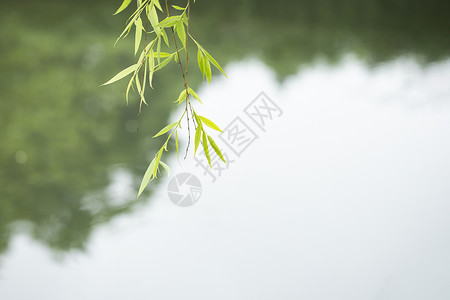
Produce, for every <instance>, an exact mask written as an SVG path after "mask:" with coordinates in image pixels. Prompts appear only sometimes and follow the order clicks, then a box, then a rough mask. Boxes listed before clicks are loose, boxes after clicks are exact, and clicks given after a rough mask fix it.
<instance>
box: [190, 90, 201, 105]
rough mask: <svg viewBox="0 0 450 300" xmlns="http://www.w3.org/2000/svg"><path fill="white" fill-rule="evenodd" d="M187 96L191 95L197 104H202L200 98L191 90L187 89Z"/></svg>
mask: <svg viewBox="0 0 450 300" xmlns="http://www.w3.org/2000/svg"><path fill="white" fill-rule="evenodd" d="M189 94H190V95H192V96H193V97H194V98H195V99H196V100H197V101H198V102H200V103H202V101H201V100H200V97H199V96H198V95H197V94H196V93H195V92H194V90H193V89H191V88H189ZM202 104H203V103H202Z"/></svg>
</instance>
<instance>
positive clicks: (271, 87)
mask: <svg viewBox="0 0 450 300" xmlns="http://www.w3.org/2000/svg"><path fill="white" fill-rule="evenodd" d="M3 2H4V4H8V9H6V10H3V11H2V12H1V13H0V17H1V19H0V20H1V21H0V22H1V24H2V25H3V26H1V27H0V37H1V38H2V42H1V44H0V49H1V51H2V53H4V54H2V58H1V59H0V75H1V80H0V125H1V127H2V128H3V130H2V131H0V138H1V140H2V142H1V144H0V182H1V183H0V299H2V300H3V299H5V300H22V299H24V300H25V299H30V298H33V299H50V300H53V299H55V300H56V299H68V300H70V299H92V300H94V299H111V300H115V299H117V300H118V299H124V298H127V299H128V298H129V299H149V298H152V299H180V298H183V299H212V298H213V299H279V298H281V299H355V300H357V299H449V298H450V287H449V286H448V281H449V280H450V255H449V253H450V238H449V236H450V220H449V218H448V214H449V211H450V184H449V182H450V158H449V156H448V153H450V88H449V80H450V56H449V54H450V47H449V45H450V39H449V37H448V34H447V30H446V28H449V27H448V25H450V24H449V20H450V18H447V15H448V13H446V12H448V11H449V10H448V4H447V3H445V2H443V1H431V2H429V3H428V2H427V4H424V3H422V2H419V1H412V2H411V3H408V4H405V3H403V2H402V1H392V3H390V4H389V5H388V4H386V3H384V1H368V2H367V3H365V4H364V5H363V4H361V3H359V2H357V1H349V0H348V1H341V3H340V4H341V5H339V6H337V5H336V4H335V3H337V2H336V1H323V2H321V5H318V4H317V3H316V2H314V1H281V2H280V4H279V5H277V6H276V7H271V6H270V4H269V3H271V2H269V3H267V4H266V5H257V4H258V3H259V2H260V1H259V2H257V1H247V2H245V3H240V2H238V1H230V2H229V3H227V5H228V6H236V9H233V11H232V12H230V14H229V15H227V16H226V17H225V16H223V11H225V10H226V9H227V5H225V4H221V2H219V1H210V2H208V3H206V4H205V3H204V2H203V3H202V2H201V1H197V2H200V3H199V4H198V10H197V13H198V15H193V19H194V17H196V18H197V19H196V20H197V21H196V23H195V22H194V21H193V28H197V29H198V31H197V32H196V36H200V37H201V39H202V40H204V44H205V45H210V47H209V48H210V49H211V52H212V53H213V54H214V55H215V56H216V57H217V58H218V59H219V60H220V61H221V62H222V64H223V66H224V67H225V71H226V73H227V75H228V79H227V78H225V77H223V76H220V75H219V74H218V73H217V74H215V76H214V77H213V81H212V83H211V84H210V85H208V84H206V83H204V82H201V81H200V80H199V79H198V78H197V79H194V81H193V83H192V84H193V86H195V87H196V90H197V93H198V94H199V96H200V97H201V99H202V101H203V103H204V104H203V105H199V106H198V107H197V109H198V112H199V113H200V114H202V115H205V116H207V117H209V118H211V119H212V120H214V121H215V122H216V123H217V124H218V125H219V126H220V127H221V128H223V129H225V130H224V134H222V135H219V134H213V136H214V138H215V140H216V142H218V144H219V145H220V146H221V148H222V150H223V153H224V154H225V155H226V157H227V161H228V162H229V164H227V165H221V166H222V168H220V169H218V168H217V166H218V165H215V164H213V169H212V170H208V171H205V169H204V168H203V167H202V165H203V164H204V161H203V160H202V153H201V152H200V153H199V154H197V155H198V156H197V158H198V159H197V160H195V159H193V158H192V146H191V151H190V155H188V158H187V159H186V160H184V159H183V156H184V151H183V155H182V156H181V157H180V163H178V160H177V157H176V154H174V153H172V154H171V155H169V156H168V157H167V159H166V162H167V163H168V164H169V165H170V166H171V169H172V170H171V174H170V176H169V177H168V176H162V177H161V178H160V179H159V180H158V182H156V183H154V184H151V185H150V186H149V189H148V191H147V192H146V193H145V194H144V195H143V196H142V197H140V198H139V199H138V200H136V192H137V188H138V186H139V184H140V180H141V178H142V175H143V173H144V172H145V169H146V167H147V164H148V162H149V159H150V158H151V157H152V156H153V155H154V152H155V150H157V149H158V147H159V146H160V142H161V141H159V140H155V139H151V136H152V135H154V134H155V132H157V131H158V130H159V128H160V127H161V125H162V124H165V123H168V122H173V120H175V119H177V117H178V116H179V114H180V111H178V110H177V109H173V108H172V102H171V101H169V100H170V99H173V98H174V97H175V98H176V95H175V94H177V93H176V92H175V91H174V90H173V89H172V88H171V82H172V81H177V80H179V78H178V77H177V76H178V73H176V72H177V70H176V68H173V72H172V71H171V69H168V70H167V71H166V75H161V77H160V78H159V79H157V81H156V82H155V83H156V85H157V86H156V90H155V92H152V93H151V94H149V98H150V99H152V100H151V101H150V106H149V107H148V108H146V109H145V110H144V113H143V114H142V116H141V118H140V120H139V133H138V135H136V126H137V124H138V120H137V115H136V113H137V104H136V99H134V101H133V102H132V103H130V105H129V106H126V104H125V100H124V89H125V88H126V86H125V85H126V83H122V84H117V85H116V86H111V87H104V88H99V87H98V85H99V84H101V83H102V82H104V81H105V80H106V79H108V78H109V77H111V75H113V74H114V73H115V72H117V71H118V70H120V69H121V68H123V67H124V66H127V65H129V64H130V63H132V62H133V60H134V57H132V53H130V51H129V50H130V49H131V48H132V40H131V39H130V40H129V41H124V42H123V43H122V44H121V45H119V46H118V47H116V48H113V47H112V44H113V42H114V39H115V37H116V35H117V33H118V32H119V31H120V28H121V26H123V22H124V20H125V19H126V16H125V15H124V16H122V17H120V16H119V17H115V18H117V19H111V12H113V11H114V9H115V8H116V6H117V5H119V4H120V3H116V4H115V5H111V4H110V3H109V2H108V1H99V2H98V3H97V4H95V5H93V6H90V4H89V3H88V2H80V3H78V2H71V1H64V2H58V1H46V2H43V3H44V5H37V4H35V3H34V4H33V3H32V2H28V1H25V2H24V3H21V4H18V3H14V2H8V1H3ZM116 2H120V1H116ZM196 5H197V4H196ZM286 7H290V9H287V8H286ZM194 8H195V7H194ZM89 9H90V10H89ZM86 11H89V13H87V12H86ZM193 11H195V10H193ZM32 12H34V14H32ZM70 12H72V13H70ZM446 14H447V15H446ZM120 18H122V19H120ZM286 19H287V20H286ZM57 24H58V27H57V28H56V25H57ZM211 24H214V26H211ZM195 26H197V27H195ZM175 67H176V66H175ZM194 67H195V65H193V68H194ZM191 77H193V78H195V75H192V76H191ZM197 77H198V76H197ZM180 84H181V83H180ZM233 130H237V131H233ZM233 132H234V133H233ZM237 132H240V134H239V135H237ZM186 145H187V139H186V136H185V137H183V138H182V140H181V146H182V147H181V148H183V149H184V147H185V146H186ZM173 147H174V145H172V148H173ZM181 173H189V174H193V175H194V176H196V177H197V178H198V179H199V181H200V183H201V189H199V190H196V195H199V199H198V202H196V203H195V204H194V205H192V206H190V207H179V206H176V205H174V204H173V203H172V202H171V201H170V199H169V194H168V184H169V181H170V180H172V179H173V178H174V176H175V175H177V174H181ZM187 192H189V190H188V189H187V188H186V186H185V185H184V186H183V187H182V188H181V190H180V192H179V193H180V194H183V193H187Z"/></svg>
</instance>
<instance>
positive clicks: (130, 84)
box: [125, 77, 134, 105]
mask: <svg viewBox="0 0 450 300" xmlns="http://www.w3.org/2000/svg"><path fill="white" fill-rule="evenodd" d="M133 80H134V77H131V79H130V82H128V86H127V91H126V95H125V99H126V100H127V105H128V94H129V93H130V88H131V86H132V85H133Z"/></svg>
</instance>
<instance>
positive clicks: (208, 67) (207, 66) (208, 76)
mask: <svg viewBox="0 0 450 300" xmlns="http://www.w3.org/2000/svg"><path fill="white" fill-rule="evenodd" d="M204 61H205V76H206V80H208V83H211V77H212V73H211V65H210V63H209V59H208V57H206V58H205V60H204Z"/></svg>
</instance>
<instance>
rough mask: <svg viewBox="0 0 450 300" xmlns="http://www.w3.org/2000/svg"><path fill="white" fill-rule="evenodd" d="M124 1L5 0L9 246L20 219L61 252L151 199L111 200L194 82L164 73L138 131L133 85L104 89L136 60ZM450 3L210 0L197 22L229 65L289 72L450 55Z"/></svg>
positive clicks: (2, 97) (139, 169) (1, 133)
mask: <svg viewBox="0 0 450 300" xmlns="http://www.w3.org/2000/svg"><path fill="white" fill-rule="evenodd" d="M120 2H121V0H117V1H109V0H105V1H80V0H78V1H75V0H73V1H67V0H66V1H61V0H59V1H49V0H45V1H1V3H2V10H0V25H1V26H0V55H1V57H0V128H1V130H0V253H1V252H4V251H5V250H6V249H7V246H8V242H9V240H10V238H11V236H12V235H13V234H14V231H13V230H14V228H13V227H12V226H11V225H12V224H13V223H15V222H16V221H27V222H28V223H29V224H31V227H29V232H30V234H31V235H32V236H33V237H34V238H36V239H37V240H39V241H41V242H43V243H45V244H46V245H48V246H49V247H51V248H53V249H56V250H63V251H64V250H69V249H83V248H84V247H85V245H86V243H87V241H88V238H89V236H90V233H91V232H92V230H93V228H94V227H95V226H96V225H98V224H101V223H104V222H107V221H109V220H111V219H112V218H113V217H114V216H116V215H118V214H122V213H125V212H128V211H130V210H131V209H132V208H133V207H134V206H135V205H137V204H138V203H139V202H138V201H137V200H135V195H134V194H133V195H129V196H128V197H126V199H123V200H122V201H120V203H116V201H113V199H112V198H111V197H109V196H108V194H107V193H106V192H105V189H106V188H107V187H108V186H109V185H110V184H111V176H110V174H111V171H112V170H114V169H117V168H121V169H124V170H126V171H127V172H128V173H129V174H130V175H131V176H133V179H134V185H135V186H134V189H135V190H136V189H137V186H138V184H139V182H140V178H141V176H142V174H143V172H144V171H145V168H146V166H147V163H148V161H149V159H148V158H149V155H152V154H153V153H154V150H155V149H156V147H158V146H160V142H159V141H153V140H152V139H151V138H150V136H151V135H152V134H154V133H155V132H156V131H157V130H158V129H159V128H160V127H161V125H162V124H165V123H167V122H168V120H167V119H168V117H169V115H170V110H171V109H172V106H173V103H172V101H171V100H175V99H176V96H177V94H178V93H179V91H178V89H175V90H174V89H173V88H172V86H173V84H171V82H172V81H174V82H176V83H179V85H180V86H181V84H182V82H181V78H180V76H179V74H178V70H177V69H176V66H173V69H172V71H173V72H172V71H170V70H167V71H165V72H163V73H161V74H158V76H157V77H156V79H155V80H156V81H155V87H156V91H155V92H153V93H152V94H149V95H148V98H149V99H150V107H149V108H148V109H145V111H144V113H143V115H142V117H141V120H140V130H139V135H137V136H136V134H135V127H136V113H137V105H136V99H134V101H132V103H131V104H130V105H129V106H126V105H125V103H124V90H125V85H126V82H122V83H120V84H116V85H112V86H108V87H104V88H99V87H98V85H99V84H100V83H102V82H104V81H105V80H107V79H109V78H110V77H111V76H112V75H114V74H115V73H116V72H117V71H119V70H121V69H122V68H124V67H126V66H128V65H130V64H132V63H134V57H132V55H131V52H132V50H131V49H132V43H133V41H132V39H129V40H125V41H122V42H121V43H120V44H119V46H117V47H116V48H113V47H112V45H113V42H114V40H115V38H116V36H117V35H118V33H119V32H120V30H121V29H122V26H123V24H124V22H125V20H126V14H123V15H121V16H116V17H112V15H111V14H112V12H113V11H114V10H115V9H116V8H117V7H118V5H119V4H120ZM448 3H449V2H447V1H437V0H429V1H416V0H410V1H403V0H390V1H387V0H385V1H382V0H367V1H360V0H342V1H337V0H320V1H319V0H308V1H297V0H293V1H287V0H280V1H276V2H274V1H261V0H259V1H256V0H247V1H241V0H239V1H238V0H229V1H219V0H207V1H206V0H198V1H197V3H196V7H195V9H194V10H192V20H193V21H192V26H191V29H192V32H193V34H194V35H195V36H196V37H197V38H198V39H199V41H200V42H201V43H202V44H204V45H205V46H206V47H207V49H208V50H210V52H211V53H212V54H213V55H214V56H215V57H217V58H218V59H219V60H220V62H221V63H222V64H223V65H226V63H227V62H230V61H233V60H238V59H241V58H243V57H246V56H256V57H259V58H260V59H262V60H263V61H265V62H266V63H267V64H268V65H269V66H271V67H272V68H273V69H274V70H275V71H276V72H277V74H278V75H279V76H280V78H282V77H284V76H286V75H288V74H291V73H294V72H296V71H297V70H298V68H299V67H300V66H302V65H305V64H308V63H311V62H312V61H313V60H315V59H316V58H318V57H321V58H325V59H326V60H327V61H329V62H330V63H333V62H336V61H338V60H339V59H340V58H341V57H342V55H343V54H346V53H349V52H350V53H354V54H356V55H357V56H358V57H360V58H361V59H363V60H365V61H367V62H368V63H377V62H382V61H386V60H389V59H392V58H395V57H397V56H399V55H403V54H407V55H412V56H414V57H416V59H418V60H419V61H421V62H424V63H427V62H432V61H436V60H440V59H444V58H447V57H448V55H449V52H450V38H449V35H448V28H450V26H449V25H450V24H449V23H450V22H449V20H450V15H449V12H450V5H449V4H448ZM193 67H195V65H194V64H193ZM195 78H197V82H195V81H194V82H191V85H192V86H194V87H195V86H196V85H198V84H199V80H198V78H199V77H198V76H197V77H195V76H191V79H194V80H195ZM150 192H151V191H150Z"/></svg>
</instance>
